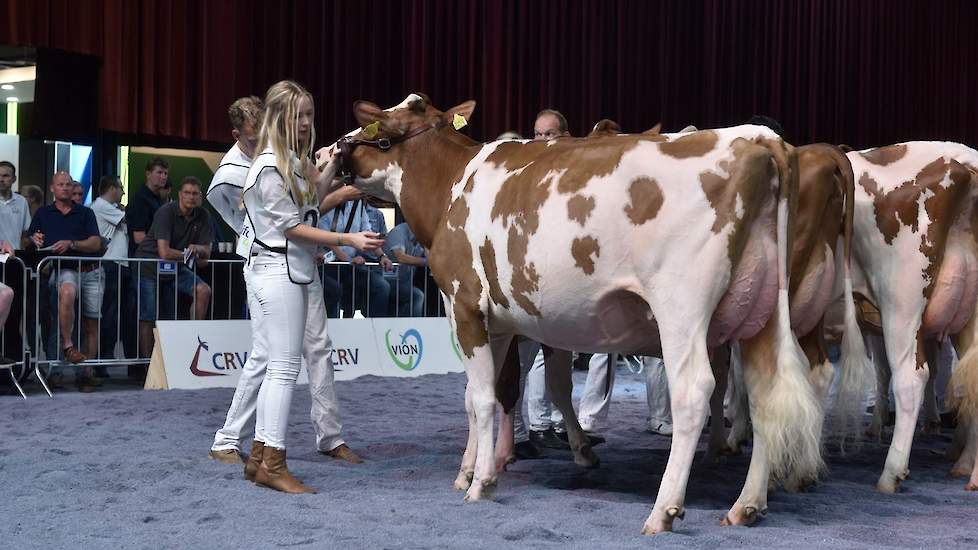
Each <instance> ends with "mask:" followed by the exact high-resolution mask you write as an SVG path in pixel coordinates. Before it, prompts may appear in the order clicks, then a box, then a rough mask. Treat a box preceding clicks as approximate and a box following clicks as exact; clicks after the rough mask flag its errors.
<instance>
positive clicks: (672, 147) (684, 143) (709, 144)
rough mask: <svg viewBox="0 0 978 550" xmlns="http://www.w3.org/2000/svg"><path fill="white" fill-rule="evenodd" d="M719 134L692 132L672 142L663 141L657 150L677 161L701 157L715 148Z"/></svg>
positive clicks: (707, 131) (709, 131)
mask: <svg viewBox="0 0 978 550" xmlns="http://www.w3.org/2000/svg"><path fill="white" fill-rule="evenodd" d="M719 140H720V136H719V134H717V133H716V132H714V131H713V130H705V131H702V132H693V133H691V134H687V135H685V136H682V137H680V138H677V139H674V140H672V141H663V142H662V143H660V144H659V150H660V151H662V153H663V154H665V155H669V156H670V157H673V158H677V159H686V158H694V157H702V156H703V155H705V154H707V153H709V152H710V151H712V150H713V149H715V148H716V146H717V142H718V141H719Z"/></svg>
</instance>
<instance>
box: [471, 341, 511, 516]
mask: <svg viewBox="0 0 978 550" xmlns="http://www.w3.org/2000/svg"><path fill="white" fill-rule="evenodd" d="M511 339H512V336H508V335H507V336H493V337H492V338H490V339H489V343H488V344H485V345H482V346H479V347H476V348H475V349H474V350H473V355H472V357H471V358H466V359H467V360H466V361H465V371H466V374H467V375H468V377H469V386H470V387H471V388H472V409H473V411H474V412H475V425H476V433H477V435H476V439H477V443H476V447H477V452H476V457H475V473H474V476H473V478H472V484H471V485H470V486H469V489H468V491H466V492H465V500H466V501H469V502H472V501H478V500H486V499H491V498H492V490H493V489H494V488H495V486H496V464H495V461H494V459H495V455H494V452H493V440H492V439H493V430H492V425H493V419H494V416H495V411H496V393H495V381H496V374H497V368H496V366H497V361H496V360H494V357H496V358H503V357H505V355H506V350H507V348H508V347H509V343H510V340H511ZM500 362H501V359H500Z"/></svg>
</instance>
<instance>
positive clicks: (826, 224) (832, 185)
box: [788, 144, 848, 364]
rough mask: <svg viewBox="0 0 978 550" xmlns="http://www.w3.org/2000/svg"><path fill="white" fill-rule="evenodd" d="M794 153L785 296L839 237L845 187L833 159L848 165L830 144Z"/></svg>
mask: <svg viewBox="0 0 978 550" xmlns="http://www.w3.org/2000/svg"><path fill="white" fill-rule="evenodd" d="M795 152H796V153H797V155H798V211H797V214H796V215H795V218H794V231H793V232H794V239H792V241H793V246H792V251H791V270H790V271H789V274H790V275H789V287H788V295H789V296H792V297H793V296H794V294H795V291H797V290H798V288H799V286H800V285H801V283H802V281H804V279H805V274H806V272H807V271H808V270H809V269H810V268H813V267H815V266H819V265H820V264H821V262H823V261H824V260H825V259H826V258H825V248H826V246H828V247H829V249H830V250H834V249H835V245H836V242H837V241H838V240H839V236H840V234H842V221H843V209H844V207H843V203H844V200H845V199H844V197H843V189H844V186H845V185H846V184H845V182H844V178H843V177H842V176H841V175H840V174H841V172H840V168H839V165H838V164H837V159H839V162H848V160H846V158H845V157H844V156H841V154H840V153H838V150H837V149H835V148H834V147H833V146H831V145H825V144H813V145H805V146H803V147H798V148H796V149H795ZM833 153H834V154H833ZM802 347H804V345H803V346H802ZM818 364H821V362H819V363H818Z"/></svg>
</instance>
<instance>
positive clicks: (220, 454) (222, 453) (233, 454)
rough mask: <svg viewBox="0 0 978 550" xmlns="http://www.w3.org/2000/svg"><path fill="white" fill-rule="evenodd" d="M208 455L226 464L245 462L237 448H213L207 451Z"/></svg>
mask: <svg viewBox="0 0 978 550" xmlns="http://www.w3.org/2000/svg"><path fill="white" fill-rule="evenodd" d="M207 456H209V457H211V458H212V459H213V460H216V461H218V462H222V463H224V464H244V460H243V459H242V458H241V453H239V452H238V450H237V449H221V450H219V451H215V450H214V449H211V450H210V452H209V453H207Z"/></svg>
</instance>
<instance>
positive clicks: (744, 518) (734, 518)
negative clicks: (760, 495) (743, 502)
mask: <svg viewBox="0 0 978 550" xmlns="http://www.w3.org/2000/svg"><path fill="white" fill-rule="evenodd" d="M759 515H763V512H759V511H758V507H757V506H751V505H747V506H740V505H739V504H735V505H734V507H733V508H731V509H730V511H729V512H727V515H726V516H724V518H723V520H721V521H720V525H728V526H729V525H743V526H749V525H754V524H755V523H757V519H758V516H759Z"/></svg>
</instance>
